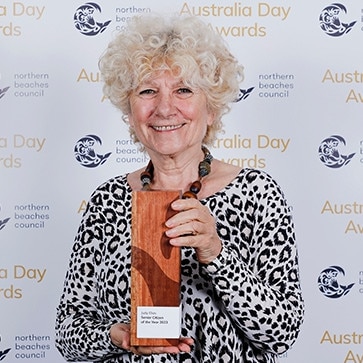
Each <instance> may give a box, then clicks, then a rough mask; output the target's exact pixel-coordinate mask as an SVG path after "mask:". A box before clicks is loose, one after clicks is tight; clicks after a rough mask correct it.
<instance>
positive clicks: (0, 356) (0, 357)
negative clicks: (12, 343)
mask: <svg viewBox="0 0 363 363" xmlns="http://www.w3.org/2000/svg"><path fill="white" fill-rule="evenodd" d="M10 351H11V348H8V349H5V350H0V361H2V360H3V359H5V357H6V355H7V354H8V353H9V352H10Z"/></svg>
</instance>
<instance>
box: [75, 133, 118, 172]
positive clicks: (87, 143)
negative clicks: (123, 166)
mask: <svg viewBox="0 0 363 363" xmlns="http://www.w3.org/2000/svg"><path fill="white" fill-rule="evenodd" d="M97 144H99V145H102V140H101V139H100V138H99V137H98V136H96V135H87V136H85V137H82V138H81V139H79V140H78V141H77V143H76V145H75V147H74V154H75V157H76V160H77V161H78V162H79V163H80V164H81V165H82V166H85V167H87V168H95V167H97V166H99V165H102V164H103V163H105V162H106V160H107V159H108V157H109V156H110V155H111V153H107V154H104V155H101V154H97V153H96V152H95V149H94V147H95V146H96V145H97Z"/></svg>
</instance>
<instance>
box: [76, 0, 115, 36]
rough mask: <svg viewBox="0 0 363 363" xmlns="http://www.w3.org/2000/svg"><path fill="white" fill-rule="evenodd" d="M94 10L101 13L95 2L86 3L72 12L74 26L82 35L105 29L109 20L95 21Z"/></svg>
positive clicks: (98, 32)
mask: <svg viewBox="0 0 363 363" xmlns="http://www.w3.org/2000/svg"><path fill="white" fill-rule="evenodd" d="M96 12H99V13H101V7H100V6H99V5H98V4H96V3H86V4H84V5H82V6H80V7H79V8H78V9H77V10H76V12H75V13H74V17H73V20H74V26H75V27H76V29H78V30H79V31H80V33H81V34H83V35H89V36H92V35H97V34H100V33H102V32H103V31H105V29H106V28H107V26H108V24H110V23H111V20H108V21H106V22H104V23H100V22H97V21H96V20H95V19H94V14H95V13H96Z"/></svg>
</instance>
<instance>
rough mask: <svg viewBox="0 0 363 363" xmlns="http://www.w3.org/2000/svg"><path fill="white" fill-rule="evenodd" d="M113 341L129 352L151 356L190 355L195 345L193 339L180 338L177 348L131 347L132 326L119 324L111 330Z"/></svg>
mask: <svg viewBox="0 0 363 363" xmlns="http://www.w3.org/2000/svg"><path fill="white" fill-rule="evenodd" d="M110 337H111V341H112V343H113V344H114V345H116V346H117V347H119V348H121V349H124V350H128V351H130V352H132V353H134V354H137V355H150V354H162V353H170V354H178V353H181V352H184V353H189V352H190V351H191V346H192V345H193V344H194V340H193V339H192V338H180V339H179V344H178V345H177V346H167V347H149V346H137V347H134V346H131V345H130V325H129V324H122V323H117V324H114V325H112V327H111V329H110Z"/></svg>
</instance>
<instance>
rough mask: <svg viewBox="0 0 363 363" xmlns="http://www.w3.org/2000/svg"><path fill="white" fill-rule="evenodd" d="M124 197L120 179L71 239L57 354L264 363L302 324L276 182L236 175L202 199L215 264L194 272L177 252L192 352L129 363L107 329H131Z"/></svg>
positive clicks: (97, 195) (158, 362)
mask: <svg viewBox="0 0 363 363" xmlns="http://www.w3.org/2000/svg"><path fill="white" fill-rule="evenodd" d="M131 192H132V191H131V188H130V186H129V185H128V183H127V180H126V175H123V176H120V177H116V178H113V179H111V180H109V181H107V182H105V183H104V184H103V185H101V186H100V187H99V188H98V189H97V190H96V191H95V192H94V193H93V195H92V197H91V199H90V201H89V203H88V206H87V209H86V211H85V214H84V216H83V219H82V222H81V224H80V227H79V230H78V234H77V236H76V238H75V243H74V246H73V250H72V254H71V258H70V264H69V269H68V271H67V275H66V279H65V285H64V291H63V294H62V297H61V301H60V304H59V306H58V309H57V321H56V346H57V348H58V349H59V351H60V353H61V354H62V355H63V356H64V358H65V359H66V360H69V361H90V362H107V363H116V362H123V363H126V362H140V363H141V362H142V363H162V362H187V363H216V362H228V363H237V362H238V363H257V362H259V363H260V362H263V363H272V362H277V359H278V355H279V354H282V353H284V352H285V351H286V350H287V349H289V348H290V347H291V345H292V344H293V343H294V341H295V340H296V338H297V336H298V333H299V328H300V324H301V323H302V320H303V312H304V305H303V300H302V296H301V289H300V282H299V271H298V257H297V250H296V244H295V236H294V229H293V222H292V217H291V215H290V209H289V207H288V206H287V204H286V201H285V198H284V196H283V194H282V192H281V190H280V188H279V186H278V185H277V184H276V182H275V181H274V180H273V179H272V178H271V177H270V176H269V175H268V174H266V173H264V172H262V171H259V170H252V169H243V170H241V172H240V173H239V175H238V176H237V177H236V178H235V179H234V180H233V181H232V182H231V183H230V184H229V185H227V186H226V187H225V188H224V189H223V190H221V191H219V192H218V193H216V194H214V195H212V196H210V197H208V198H206V199H204V200H201V202H202V203H203V204H205V205H206V206H208V208H209V209H210V212H211V214H212V215H213V216H214V217H215V221H216V227H217V231H218V234H219V236H220V238H221V240H222V243H223V249H222V252H221V253H220V255H219V256H218V257H217V258H216V259H215V260H214V261H213V262H212V263H210V264H208V265H201V264H200V263H199V262H198V261H197V259H196V255H195V252H194V250H193V249H192V248H182V285H181V299H182V332H181V335H182V336H185V337H192V338H194V340H195V345H194V346H193V349H192V352H191V353H182V354H179V355H169V354H161V355H149V356H140V355H133V354H131V353H130V352H128V351H125V350H122V349H120V348H118V347H116V346H114V345H113V344H112V342H111V340H110V337H109V330H110V327H111V325H113V324H115V323H129V321H130V257H131V252H130V234H131Z"/></svg>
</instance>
